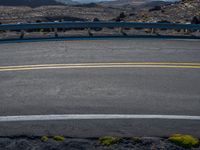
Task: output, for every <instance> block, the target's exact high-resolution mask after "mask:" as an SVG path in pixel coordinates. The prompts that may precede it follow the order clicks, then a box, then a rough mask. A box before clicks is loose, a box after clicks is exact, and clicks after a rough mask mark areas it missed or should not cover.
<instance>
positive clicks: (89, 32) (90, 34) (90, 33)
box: [87, 28, 93, 36]
mask: <svg viewBox="0 0 200 150" xmlns="http://www.w3.org/2000/svg"><path fill="white" fill-rule="evenodd" d="M87 31H88V35H89V36H93V34H92V32H91V29H90V28H88V29H87Z"/></svg>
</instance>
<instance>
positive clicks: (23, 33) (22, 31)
mask: <svg viewBox="0 0 200 150" xmlns="http://www.w3.org/2000/svg"><path fill="white" fill-rule="evenodd" d="M24 35H25V31H24V30H21V31H20V39H23V38H24Z"/></svg>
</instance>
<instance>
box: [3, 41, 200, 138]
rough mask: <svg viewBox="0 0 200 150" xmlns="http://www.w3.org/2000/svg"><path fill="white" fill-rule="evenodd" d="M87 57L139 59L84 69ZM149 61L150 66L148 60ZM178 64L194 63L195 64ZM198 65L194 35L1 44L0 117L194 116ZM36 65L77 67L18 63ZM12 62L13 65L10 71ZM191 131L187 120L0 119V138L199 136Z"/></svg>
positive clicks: (194, 123) (193, 126)
mask: <svg viewBox="0 0 200 150" xmlns="http://www.w3.org/2000/svg"><path fill="white" fill-rule="evenodd" d="M87 63H90V66H91V65H93V64H94V63H105V64H104V66H108V65H109V63H119V64H123V63H142V65H141V66H140V67H138V66H137V65H135V64H134V65H132V66H128V67H127V66H126V65H121V66H119V67H115V66H109V67H102V66H100V67H99V66H95V67H92V68H91V67H85V64H87ZM151 63H155V64H154V65H149V64H151ZM159 63H167V66H168V67H165V66H164V67H161V66H160V64H159ZM173 63H175V64H173ZM178 63H180V65H179V64H178ZM185 63H194V64H195V66H197V67H194V65H190V64H185ZM199 63H200V41H199V40H161V39H132V40H131V39H129V40H125V39H123V40H122V39H121V40H108V41H106V40H95V41H60V42H58V41H57V42H36V43H12V44H1V45H0V116H1V117H2V116H21V115H28V116H29V115H50V114H88V115H91V114H108V115H109V114H123V115H126V114H127V115H128V114H139V115H144V114H145V115H175V116H179V115H183V116H200V109H199V108H200V64H199ZM44 64H48V65H49V64H65V65H69V64H73V65H74V64H79V66H81V65H83V66H84V67H82V66H81V67H77V68H69V67H68V68H67V67H66V68H58V67H52V66H51V67H49V68H48V67H46V68H39V69H38V68H36V69H34V68H33V66H28V69H27V70H24V68H23V67H27V66H24V65H44ZM22 65H23V66H22ZM95 65H96V64H95ZM9 66H12V67H10V68H9ZM13 66H14V67H19V66H20V68H21V69H18V70H16V69H15V68H13ZM180 66H183V67H180ZM34 67H36V66H34ZM5 68H7V69H10V70H5ZM3 69H4V70H3ZM199 131H200V120H192V119H191V120H184V119H183V120H178V119H123V118H122V119H90V120H87V119H86V120H80V119H76V120H73V119H72V120H60V121H52V120H51V121H17V122H9V121H1V118H0V136H11V135H46V134H50V135H51V134H52V135H53V134H54V135H55V134H62V135H65V136H73V137H97V136H102V135H118V136H133V135H134V136H168V135H170V134H173V133H187V134H193V135H196V136H198V137H200V132H199Z"/></svg>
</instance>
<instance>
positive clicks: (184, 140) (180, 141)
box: [169, 134, 199, 148]
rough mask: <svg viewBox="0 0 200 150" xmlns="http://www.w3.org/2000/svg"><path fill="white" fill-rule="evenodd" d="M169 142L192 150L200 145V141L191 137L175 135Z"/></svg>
mask: <svg viewBox="0 0 200 150" xmlns="http://www.w3.org/2000/svg"><path fill="white" fill-rule="evenodd" d="M169 141H171V142H173V143H175V144H176V145H179V146H182V147H184V148H192V147H197V146H198V145H199V140H198V139H197V138H194V137H192V136H191V135H182V134H174V135H172V136H171V137H170V138H169Z"/></svg>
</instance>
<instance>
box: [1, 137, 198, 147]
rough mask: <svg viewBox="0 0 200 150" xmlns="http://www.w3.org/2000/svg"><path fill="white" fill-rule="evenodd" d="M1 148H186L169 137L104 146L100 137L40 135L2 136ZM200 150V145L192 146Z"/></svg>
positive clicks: (147, 138)
mask: <svg viewBox="0 0 200 150" xmlns="http://www.w3.org/2000/svg"><path fill="white" fill-rule="evenodd" d="M0 149H1V150H44V149H48V150H56V149H59V150H66V149H67V150H79V149H81V150H86V149H88V150H141V149H142V150H150V149H151V150H185V148H182V147H180V146H177V145H175V144H173V143H171V142H170V141H169V140H168V139H167V138H158V137H142V138H139V140H133V139H131V138H122V140H120V142H119V143H117V144H113V145H110V146H103V145H101V144H100V142H99V139H97V138H91V139H79V138H65V140H64V141H55V140H53V139H52V138H49V140H48V141H46V142H43V141H42V140H41V138H40V137H12V138H10V137H1V138H0ZM192 149H193V150H200V147H197V148H192Z"/></svg>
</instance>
